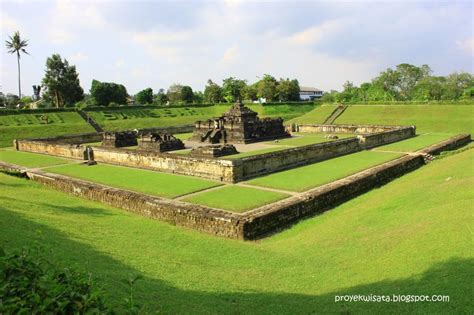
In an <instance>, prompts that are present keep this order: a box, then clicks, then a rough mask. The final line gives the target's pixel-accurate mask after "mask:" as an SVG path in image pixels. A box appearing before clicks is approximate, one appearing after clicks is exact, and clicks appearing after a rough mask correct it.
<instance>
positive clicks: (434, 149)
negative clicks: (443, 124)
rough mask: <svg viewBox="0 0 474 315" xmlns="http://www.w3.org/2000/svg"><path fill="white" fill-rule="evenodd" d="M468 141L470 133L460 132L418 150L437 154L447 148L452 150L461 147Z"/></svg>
mask: <svg viewBox="0 0 474 315" xmlns="http://www.w3.org/2000/svg"><path fill="white" fill-rule="evenodd" d="M469 142H471V135H470V134H460V135H456V136H454V137H451V138H449V139H447V140H445V141H442V142H440V143H436V144H433V145H431V146H429V147H427V148H424V149H422V150H420V151H418V152H420V153H425V154H431V155H437V154H440V153H441V152H442V151H449V150H454V149H457V148H459V147H462V146H463V145H466V144H468V143H469Z"/></svg>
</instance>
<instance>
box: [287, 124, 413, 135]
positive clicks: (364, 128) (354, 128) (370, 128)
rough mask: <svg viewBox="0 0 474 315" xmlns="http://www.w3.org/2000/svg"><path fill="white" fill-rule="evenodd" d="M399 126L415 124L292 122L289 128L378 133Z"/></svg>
mask: <svg viewBox="0 0 474 315" xmlns="http://www.w3.org/2000/svg"><path fill="white" fill-rule="evenodd" d="M401 128H413V129H414V133H415V131H416V128H415V126H409V127H407V126H386V125H325V124H302V125H298V124H293V125H291V130H292V131H293V132H307V133H321V132H323V133H360V134H368V133H379V132H383V131H391V130H397V129H401Z"/></svg>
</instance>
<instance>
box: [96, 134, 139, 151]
mask: <svg viewBox="0 0 474 315" xmlns="http://www.w3.org/2000/svg"><path fill="white" fill-rule="evenodd" d="M135 145H138V142H137V134H136V133H135V132H133V131H120V132H104V134H103V139H102V146H104V147H112V148H120V147H132V146H135Z"/></svg>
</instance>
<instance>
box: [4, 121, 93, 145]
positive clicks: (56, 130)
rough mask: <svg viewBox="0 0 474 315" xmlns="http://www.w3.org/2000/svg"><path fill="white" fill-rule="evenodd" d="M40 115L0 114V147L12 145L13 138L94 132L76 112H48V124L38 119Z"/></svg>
mask: <svg viewBox="0 0 474 315" xmlns="http://www.w3.org/2000/svg"><path fill="white" fill-rule="evenodd" d="M42 115H44V114H16V115H4V116H0V147H9V146H12V142H13V139H25V138H40V137H49V136H59V135H64V134H78V133H87V132H95V130H94V128H92V127H91V125H89V124H88V123H86V122H85V121H84V120H83V119H82V118H81V116H79V114H77V113H76V112H63V113H48V114H46V115H47V116H48V117H49V123H48V124H45V123H44V122H43V121H42V120H41V119H40V117H41V116H42Z"/></svg>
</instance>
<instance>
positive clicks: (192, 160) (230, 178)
mask: <svg viewBox="0 0 474 315" xmlns="http://www.w3.org/2000/svg"><path fill="white" fill-rule="evenodd" d="M93 150H94V160H95V161H97V162H105V163H111V164H118V165H125V166H132V167H140V168H146V169H151V170H157V171H162V172H168V173H176V174H182V175H191V176H198V177H204V178H209V179H214V180H219V181H224V182H234V181H236V180H237V178H235V174H234V172H235V167H234V161H227V160H218V159H206V158H198V157H192V156H181V155H179V154H170V153H155V152H150V151H136V150H126V149H114V148H101V147H93Z"/></svg>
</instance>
